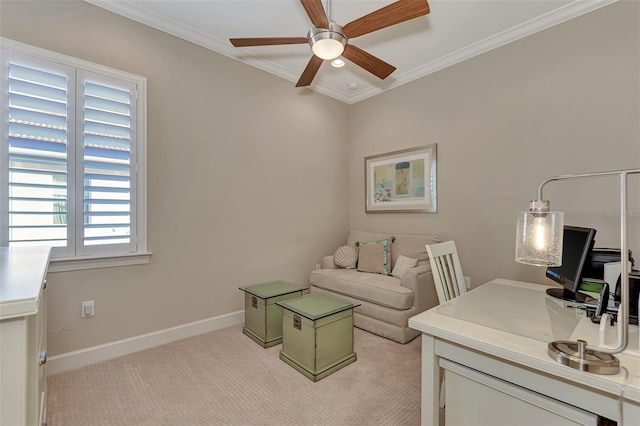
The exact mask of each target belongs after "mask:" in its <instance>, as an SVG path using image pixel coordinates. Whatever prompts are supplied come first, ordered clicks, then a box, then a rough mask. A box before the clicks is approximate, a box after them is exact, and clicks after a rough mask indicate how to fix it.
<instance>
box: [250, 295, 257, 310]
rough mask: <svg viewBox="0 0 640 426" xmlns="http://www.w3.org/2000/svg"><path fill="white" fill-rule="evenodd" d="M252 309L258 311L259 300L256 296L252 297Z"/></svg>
mask: <svg viewBox="0 0 640 426" xmlns="http://www.w3.org/2000/svg"><path fill="white" fill-rule="evenodd" d="M251 307H252V308H254V309H258V298H257V297H255V296H251Z"/></svg>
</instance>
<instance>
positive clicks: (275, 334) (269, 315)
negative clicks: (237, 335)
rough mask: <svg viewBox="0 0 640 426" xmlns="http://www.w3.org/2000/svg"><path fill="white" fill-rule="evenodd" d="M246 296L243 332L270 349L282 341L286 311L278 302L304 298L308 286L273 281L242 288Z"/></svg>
mask: <svg viewBox="0 0 640 426" xmlns="http://www.w3.org/2000/svg"><path fill="white" fill-rule="evenodd" d="M240 290H242V291H244V292H245V296H244V327H242V332H243V333H244V334H246V335H247V336H249V337H250V338H251V339H253V340H254V341H255V342H256V343H258V344H260V345H261V346H262V347H263V348H268V347H271V346H274V345H277V344H278V343H280V342H282V308H281V307H280V306H278V305H276V302H279V301H284V300H288V299H296V298H300V297H302V291H303V290H305V287H300V286H297V285H295V284H291V283H289V282H286V281H270V282H266V283H261V284H253V285H249V286H245V287H240Z"/></svg>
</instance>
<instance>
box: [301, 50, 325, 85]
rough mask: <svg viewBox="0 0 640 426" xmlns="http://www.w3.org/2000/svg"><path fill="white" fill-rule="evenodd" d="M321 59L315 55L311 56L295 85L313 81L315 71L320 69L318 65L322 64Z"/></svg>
mask: <svg viewBox="0 0 640 426" xmlns="http://www.w3.org/2000/svg"><path fill="white" fill-rule="evenodd" d="M322 62H323V61H322V59H320V58H318V57H317V56H316V55H313V56H312V57H311V60H310V61H309V63H308V64H307V67H306V68H305V69H304V71H303V72H302V75H301V76H300V80H298V82H297V83H296V87H303V86H308V85H310V84H311V82H312V81H313V78H314V77H315V76H316V73H317V72H318V70H319V69H320V65H322Z"/></svg>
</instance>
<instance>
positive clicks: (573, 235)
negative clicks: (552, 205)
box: [546, 226, 596, 303]
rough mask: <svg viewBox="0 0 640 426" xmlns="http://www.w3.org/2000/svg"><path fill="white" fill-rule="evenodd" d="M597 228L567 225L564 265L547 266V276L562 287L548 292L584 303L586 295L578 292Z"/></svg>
mask: <svg viewBox="0 0 640 426" xmlns="http://www.w3.org/2000/svg"><path fill="white" fill-rule="evenodd" d="M595 236H596V230H595V229H593V228H581V227H577V226H565V227H564V233H563V236H562V240H563V242H562V265H560V266H556V267H550V268H547V272H546V276H547V277H548V278H550V279H552V280H553V281H555V282H557V283H558V284H560V285H562V288H550V289H547V294H548V295H550V296H553V297H556V298H558V299H563V300H568V301H571V302H579V303H584V302H585V299H586V296H585V295H583V294H581V293H578V288H579V287H580V279H581V278H582V270H583V268H584V265H585V262H586V260H587V259H588V258H589V255H590V252H591V250H592V249H593V244H594V242H595Z"/></svg>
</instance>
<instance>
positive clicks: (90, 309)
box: [82, 300, 96, 318]
mask: <svg viewBox="0 0 640 426" xmlns="http://www.w3.org/2000/svg"><path fill="white" fill-rule="evenodd" d="M95 314H96V312H95V302H94V301H93V300H87V301H84V302H82V318H85V317H92V316H94V315H95Z"/></svg>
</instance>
